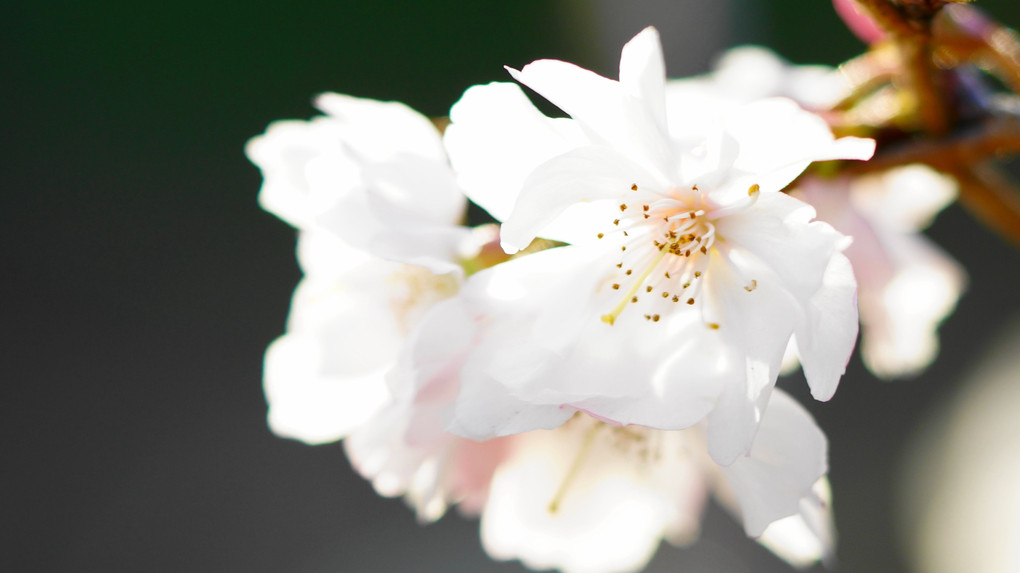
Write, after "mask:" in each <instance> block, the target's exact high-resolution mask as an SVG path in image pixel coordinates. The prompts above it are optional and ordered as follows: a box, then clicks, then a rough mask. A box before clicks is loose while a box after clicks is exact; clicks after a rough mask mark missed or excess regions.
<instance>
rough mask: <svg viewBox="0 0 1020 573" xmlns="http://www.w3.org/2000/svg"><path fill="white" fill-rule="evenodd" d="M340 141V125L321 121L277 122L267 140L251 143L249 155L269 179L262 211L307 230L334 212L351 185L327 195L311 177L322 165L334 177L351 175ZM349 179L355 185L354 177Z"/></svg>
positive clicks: (268, 130) (262, 194)
mask: <svg viewBox="0 0 1020 573" xmlns="http://www.w3.org/2000/svg"><path fill="white" fill-rule="evenodd" d="M339 141H340V136H339V134H338V133H337V126H336V124H335V122H333V121H331V120H330V119H328V118H321V117H320V118H315V119H313V120H311V121H278V122H274V123H272V124H270V125H269V127H268V128H266V132H265V134H264V135H261V136H258V137H253V138H252V139H251V140H250V141H248V144H247V145H246V146H245V154H246V155H247V156H248V159H250V160H251V162H252V163H254V164H255V165H257V166H258V167H259V168H260V169H261V170H262V176H263V178H264V182H263V184H262V190H261V191H260V192H259V204H260V205H261V206H262V208H263V209H265V210H266V211H269V212H270V213H273V214H274V215H276V216H277V217H280V218H281V219H283V220H284V221H287V222H288V223H290V224H291V225H293V226H295V227H298V228H303V227H306V226H307V225H309V224H311V222H312V220H313V218H314V217H315V215H316V214H318V213H320V212H322V211H323V210H325V209H326V208H328V207H330V206H332V205H333V203H334V202H335V201H336V199H337V198H338V196H339V192H342V191H343V190H344V189H346V185H347V183H345V184H343V185H342V187H341V188H340V189H324V188H323V187H322V186H320V185H318V184H317V181H316V178H315V177H314V176H313V175H312V173H313V172H314V171H315V170H316V169H318V166H320V165H323V164H325V165H326V168H327V169H329V170H331V171H332V172H335V173H345V172H346V173H351V172H352V171H351V169H352V168H351V167H350V166H349V162H345V161H344V158H343V157H342V156H341V154H340V153H339ZM320 171H321V170H320ZM337 179H343V177H342V176H338V177H337ZM347 179H348V180H351V179H354V181H356V178H354V177H348V178H347Z"/></svg>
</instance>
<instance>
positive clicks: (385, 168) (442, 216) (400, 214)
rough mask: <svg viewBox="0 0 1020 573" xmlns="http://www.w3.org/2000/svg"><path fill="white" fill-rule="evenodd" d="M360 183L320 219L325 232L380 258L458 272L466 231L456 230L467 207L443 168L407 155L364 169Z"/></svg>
mask: <svg viewBox="0 0 1020 573" xmlns="http://www.w3.org/2000/svg"><path fill="white" fill-rule="evenodd" d="M362 178H363V181H364V186H363V187H359V188H356V189H353V190H351V192H349V193H347V194H346V195H345V196H344V197H342V198H341V199H340V200H338V201H337V204H336V206H335V207H334V208H332V209H330V210H329V211H327V212H325V213H323V214H322V215H321V216H320V217H318V219H317V221H318V223H319V224H320V225H321V226H322V227H323V228H325V229H328V230H330V231H332V232H334V233H335V234H336V235H337V236H338V237H340V238H342V239H343V240H344V241H345V242H347V243H348V244H351V245H353V246H355V247H358V248H360V249H363V250H364V251H366V252H368V253H371V254H373V255H375V256H378V257H380V258H383V259H387V260H392V261H397V262H404V263H409V264H415V265H419V266H423V267H425V268H428V269H430V270H432V271H433V272H436V273H439V274H443V273H450V272H460V266H459V265H458V262H457V259H458V258H459V256H460V255H461V251H462V247H463V246H464V245H465V244H466V242H467V240H468V238H469V236H470V230H469V229H467V228H465V227H460V226H457V225H456V223H457V222H458V221H457V220H458V219H459V218H460V216H461V215H462V214H463V211H464V208H465V206H466V202H465V199H464V197H463V195H460V193H459V191H457V190H456V187H455V185H454V182H453V174H452V173H451V172H450V170H449V168H448V167H447V166H446V165H445V164H438V163H434V162H431V161H426V160H423V159H420V158H415V157H413V156H406V157H401V158H399V159H398V160H396V161H392V162H386V163H382V164H374V165H366V166H364V168H363V170H362ZM412 197H413V198H412ZM425 203H430V204H431V207H426V206H425V205H424V204H425Z"/></svg>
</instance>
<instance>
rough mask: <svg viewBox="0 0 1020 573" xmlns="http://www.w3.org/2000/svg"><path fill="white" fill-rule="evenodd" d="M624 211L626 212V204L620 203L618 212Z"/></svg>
mask: <svg viewBox="0 0 1020 573" xmlns="http://www.w3.org/2000/svg"><path fill="white" fill-rule="evenodd" d="M626 210H627V204H626V203H620V211H626Z"/></svg>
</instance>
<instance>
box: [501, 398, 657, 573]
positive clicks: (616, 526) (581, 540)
mask: <svg viewBox="0 0 1020 573" xmlns="http://www.w3.org/2000/svg"><path fill="white" fill-rule="evenodd" d="M600 432H601V433H600ZM612 436H613V433H612V429H611V428H609V427H607V426H604V425H595V424H592V423H591V421H590V420H587V421H586V420H585V419H584V418H583V417H581V418H578V419H577V420H572V421H571V422H570V423H569V424H568V425H566V426H564V427H562V428H560V429H557V430H554V431H551V432H549V431H539V432H531V433H529V434H525V435H523V436H520V437H519V441H518V443H517V445H516V447H515V449H514V454H513V455H512V457H511V458H510V459H509V460H507V461H506V462H505V463H503V464H502V465H501V466H500V468H499V469H498V470H497V472H496V475H495V477H494V479H493V482H492V489H491V492H490V495H489V501H488V503H487V504H486V507H485V510H484V512H483V514H482V543H483V544H484V546H485V549H486V551H487V552H488V553H489V554H490V555H491V556H492V557H494V558H496V559H520V560H521V561H522V562H523V563H524V564H525V565H526V566H528V567H530V568H534V569H547V568H551V567H555V568H558V569H560V570H562V571H566V572H572V573H600V572H607V573H608V572H610V571H635V570H637V569H639V568H640V567H642V566H643V565H644V564H645V563H646V562H647V561H648V559H649V558H650V557H651V555H652V553H653V552H654V551H655V549H656V547H657V546H658V544H659V540H660V539H661V537H662V536H663V534H664V533H665V532H666V530H667V527H668V526H669V524H670V523H671V522H673V521H674V520H675V519H676V514H675V512H676V508H675V506H674V504H673V501H672V497H673V493H672V491H671V488H670V487H669V485H672V484H669V482H668V481H666V480H662V481H659V479H658V478H660V477H661V476H659V475H658V472H656V471H655V469H654V468H651V467H647V466H644V465H642V464H641V463H640V462H639V460H638V459H635V458H634V457H631V456H628V455H627V450H626V449H625V448H622V447H620V444H618V443H617V442H615V441H614V440H613V439H612ZM586 442H588V443H587V444H586ZM664 485H665V486H666V487H664ZM554 500H555V501H556V504H555V506H554V508H553V509H552V510H551V509H550V505H551V504H552V503H553V502H554Z"/></svg>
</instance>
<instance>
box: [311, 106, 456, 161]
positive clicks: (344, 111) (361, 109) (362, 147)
mask: <svg viewBox="0 0 1020 573" xmlns="http://www.w3.org/2000/svg"><path fill="white" fill-rule="evenodd" d="M315 106H316V107H317V108H319V109H320V110H322V111H323V112H325V113H327V114H329V116H330V117H331V118H332V119H334V120H336V121H337V123H338V124H339V125H340V126H341V129H342V130H343V136H344V141H345V142H346V143H347V144H348V145H349V146H350V147H351V148H352V149H355V150H357V152H358V153H359V154H360V155H361V156H362V157H364V158H365V159H366V160H367V161H381V160H385V159H388V158H390V157H393V156H395V155H415V156H418V157H422V158H425V159H428V160H431V161H434V162H438V163H445V162H446V154H445V153H444V151H443V146H442V141H441V140H440V135H439V131H438V130H437V129H436V127H435V125H433V124H432V122H431V121H429V119H428V118H427V117H425V116H424V115H422V114H420V113H418V112H416V111H414V110H413V109H411V108H410V107H408V106H406V105H404V104H402V103H400V102H395V101H389V102H383V101H378V100H373V99H366V98H358V97H353V96H349V95H344V94H337V93H324V94H321V95H319V96H318V97H316V98H315ZM394 134H399V137H394Z"/></svg>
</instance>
